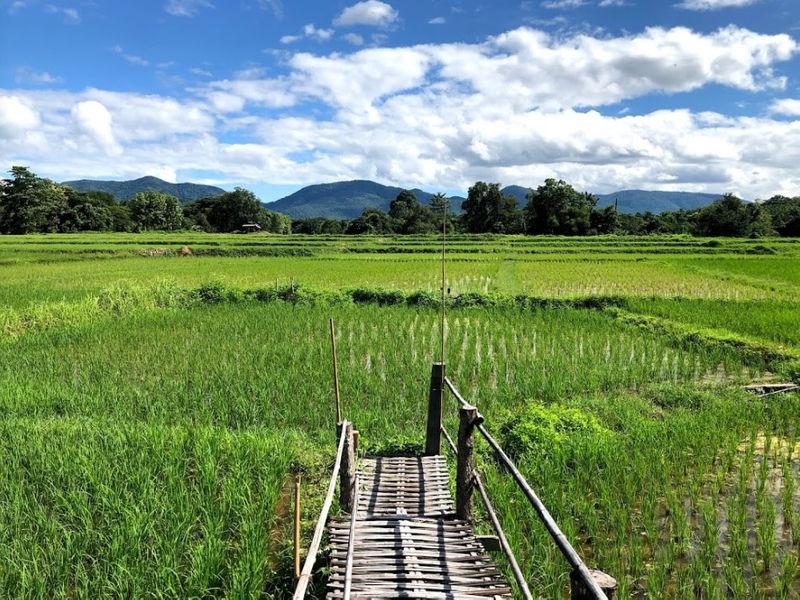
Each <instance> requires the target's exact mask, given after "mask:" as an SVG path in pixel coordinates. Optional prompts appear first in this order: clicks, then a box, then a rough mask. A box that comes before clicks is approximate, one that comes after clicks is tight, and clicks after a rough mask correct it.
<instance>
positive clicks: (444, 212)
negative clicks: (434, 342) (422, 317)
mask: <svg viewBox="0 0 800 600" xmlns="http://www.w3.org/2000/svg"><path fill="white" fill-rule="evenodd" d="M447 202H448V201H447V200H444V201H443V202H442V321H441V332H440V333H441V342H442V348H441V353H440V359H441V360H440V362H441V363H442V365H444V323H445V318H446V315H445V286H446V285H447V283H446V282H447V279H446V273H445V248H446V243H447ZM441 383H442V387H444V370H442V382H441Z"/></svg>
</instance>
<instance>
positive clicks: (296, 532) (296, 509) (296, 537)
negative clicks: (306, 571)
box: [294, 473, 300, 579]
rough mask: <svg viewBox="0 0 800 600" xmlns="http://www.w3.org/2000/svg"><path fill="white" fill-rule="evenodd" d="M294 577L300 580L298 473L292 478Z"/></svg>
mask: <svg viewBox="0 0 800 600" xmlns="http://www.w3.org/2000/svg"><path fill="white" fill-rule="evenodd" d="M294 577H295V579H299V578H300V473H298V474H297V475H296V476H295V478H294Z"/></svg>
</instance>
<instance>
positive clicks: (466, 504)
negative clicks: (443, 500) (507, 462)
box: [456, 405, 483, 522]
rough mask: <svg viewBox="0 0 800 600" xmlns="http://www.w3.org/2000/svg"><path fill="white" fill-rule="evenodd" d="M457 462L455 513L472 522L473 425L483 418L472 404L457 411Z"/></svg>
mask: <svg viewBox="0 0 800 600" xmlns="http://www.w3.org/2000/svg"><path fill="white" fill-rule="evenodd" d="M458 416H459V423H458V463H457V465H456V515H457V516H458V518H459V519H462V520H464V521H469V522H472V492H473V490H474V488H475V481H474V480H475V478H474V473H475V457H474V450H475V436H474V435H473V434H474V432H475V425H476V424H477V423H480V422H481V421H482V420H483V418H482V417H481V416H480V414H478V409H477V408H475V407H474V406H470V405H467V406H462V407H461V409H460V410H459V413H458Z"/></svg>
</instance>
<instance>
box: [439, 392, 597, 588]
mask: <svg viewBox="0 0 800 600" xmlns="http://www.w3.org/2000/svg"><path fill="white" fill-rule="evenodd" d="M444 383H445V386H446V387H447V388H448V389H449V390H450V392H451V393H452V394H453V396H454V397H455V398H456V400H458V402H459V403H460V404H461V407H462V408H468V407H470V406H471V405H470V404H469V403H468V402H467V401H466V400H464V397H463V396H462V395H461V394H460V393H459V392H458V389H457V388H456V386H455V385H454V384H453V382H452V381H450V379H449V378H447V377H445V380H444ZM475 429H477V430H478V431H479V432H480V433H481V435H482V436H483V437H484V439H486V441H487V442H488V443H489V445H490V446H491V447H492V450H494V452H495V454H496V455H497V456H498V458H499V459H500V461H501V462H502V463H503V464H504V465H505V467H506V468H507V469H508V471H509V472H510V473H511V475H512V477H513V478H514V481H516V483H517V486H519V488H520V489H521V490H522V492H523V493H524V494H525V497H526V498H527V499H528V501H529V502H530V503H531V505H532V506H533V509H534V510H535V511H536V514H537V515H538V516H539V520H540V521H542V523H543V524H544V526H545V529H547V532H548V534H550V537H551V538H552V539H553V541H554V542H555V544H556V546H557V547H558V549H559V551H560V552H561V554H562V555H563V556H564V558H565V559H566V560H567V562H568V563H569V565H570V567H572V573H573V575H572V576H573V577H574V578H577V579H578V580H579V582H580V583H581V584H583V586H584V588H585V590H586V592H588V593H589V594H590V595H591V597H593V598H595V599H596V600H608V596H606V594H605V592H604V591H603V589H602V588H601V587H600V586H599V585H598V584H597V582H596V581H595V579H594V577H593V576H592V574H591V572H590V571H589V568H588V567H587V566H586V563H584V562H583V559H581V557H580V556H579V555H578V553H577V552H576V551H575V549H574V548H573V547H572V544H570V543H569V540H568V539H567V537H566V536H565V535H564V533H563V532H562V531H561V528H560V527H559V526H558V524H557V523H556V521H555V519H553V516H552V515H551V514H550V511H548V510H547V507H545V505H544V504H543V503H542V501H541V500H540V499H539V497H538V496H537V495H536V492H534V491H533V488H532V487H531V486H530V484H529V483H528V482H527V480H526V479H525V477H524V476H523V475H522V473H521V472H520V470H519V469H518V468H517V466H516V465H515V464H514V461H512V460H511V459H510V458H509V457H508V455H507V454H506V453H505V452H504V451H503V448H502V447H501V446H500V444H498V443H497V441H496V440H495V439H494V438H493V437H492V435H491V434H490V433H489V432H488V431H487V430H486V427H485V426H484V425H483V423H482V419H480V420H478V422H477V423H476V424H475ZM448 437H449V436H448ZM479 487H480V486H479ZM487 499H488V496H487Z"/></svg>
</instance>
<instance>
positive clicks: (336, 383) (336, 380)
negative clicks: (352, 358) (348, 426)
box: [328, 319, 342, 425]
mask: <svg viewBox="0 0 800 600" xmlns="http://www.w3.org/2000/svg"><path fill="white" fill-rule="evenodd" d="M328 324H329V325H330V329H331V351H332V353H333V395H334V399H335V400H336V424H337V425H338V424H339V423H341V422H342V406H341V403H340V400H339V363H338V361H337V360H336V329H335V327H334V325H333V319H328Z"/></svg>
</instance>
